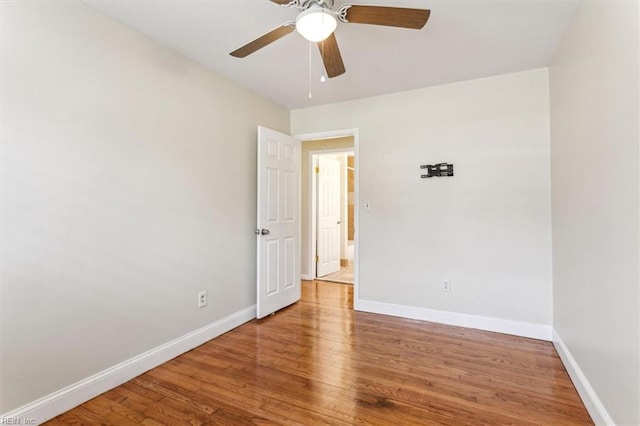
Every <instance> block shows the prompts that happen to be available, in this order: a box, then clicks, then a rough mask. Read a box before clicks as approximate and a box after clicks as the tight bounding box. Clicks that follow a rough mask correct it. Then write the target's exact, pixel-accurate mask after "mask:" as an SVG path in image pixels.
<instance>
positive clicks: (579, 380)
mask: <svg viewBox="0 0 640 426" xmlns="http://www.w3.org/2000/svg"><path fill="white" fill-rule="evenodd" d="M553 345H554V346H555V347H556V350H557V351H558V355H560V359H561V360H562V363H563V364H564V368H565V369H566V370H567V372H568V373H569V377H571V381H572V382H573V385H574V386H575V387H576V390H577V391H578V395H580V398H581V399H582V402H583V403H584V405H585V407H587V411H588V412H589V415H590V416H591V419H592V420H593V422H594V423H595V424H596V425H599V426H600V425H602V426H605V425H606V426H613V425H615V422H614V421H613V419H612V418H611V416H610V415H609V413H608V412H607V410H606V408H604V405H603V404H602V401H600V398H598V395H597V394H596V391H595V390H594V389H593V387H591V384H590V383H589V380H587V376H585V375H584V373H583V372H582V369H581V368H580V366H579V365H578V363H577V362H576V360H575V359H574V358H573V355H571V352H570V351H569V348H568V347H567V345H565V344H564V342H563V341H562V338H561V337H560V335H559V334H558V332H557V331H556V329H553Z"/></svg>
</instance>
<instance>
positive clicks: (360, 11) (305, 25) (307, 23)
mask: <svg viewBox="0 0 640 426" xmlns="http://www.w3.org/2000/svg"><path fill="white" fill-rule="evenodd" d="M271 2H272V3H276V4H279V5H280V6H284V7H290V8H296V9H298V10H299V11H300V13H299V14H298V16H297V17H296V21H295V22H287V23H285V24H283V25H281V26H280V27H278V28H276V29H274V30H272V31H269V32H268V33H266V34H264V35H262V36H260V37H258V38H257V39H255V40H253V41H250V42H249V43H247V44H245V45H244V46H242V47H240V48H238V49H236V50H234V51H233V52H231V53H230V55H231V56H234V57H236V58H244V57H246V56H248V55H250V54H252V53H254V52H255V51H257V50H259V49H262V48H263V47H265V46H267V45H269V44H271V43H273V42H274V41H276V40H279V39H280V38H282V37H284V36H286V35H287V34H289V33H291V32H293V30H294V29H296V30H297V31H298V33H300V34H301V35H302V36H303V37H304V38H305V39H307V40H309V41H311V42H314V43H317V45H318V48H319V49H320V56H322V62H323V63H324V67H325V70H326V71H327V77H329V78H333V77H337V76H339V75H341V74H344V73H345V67H344V63H343V62H342V55H341V54H340V48H339V47H338V42H337V40H336V36H335V34H334V33H335V30H336V28H337V27H338V21H340V22H342V23H345V24H350V23H355V24H369V25H382V26H387V27H398V28H409V29H421V28H423V27H424V26H425V24H426V23H427V20H428V19H429V15H430V13H431V12H430V11H429V10H427V9H407V8H400V7H385V6H361V5H351V4H345V5H343V6H341V7H340V9H339V10H337V11H333V10H332V8H333V5H334V0H271Z"/></svg>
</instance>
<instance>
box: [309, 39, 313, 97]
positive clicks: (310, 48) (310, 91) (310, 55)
mask: <svg viewBox="0 0 640 426" xmlns="http://www.w3.org/2000/svg"><path fill="white" fill-rule="evenodd" d="M312 44H313V43H311V42H309V99H311V98H312V97H313V96H311V45H312Z"/></svg>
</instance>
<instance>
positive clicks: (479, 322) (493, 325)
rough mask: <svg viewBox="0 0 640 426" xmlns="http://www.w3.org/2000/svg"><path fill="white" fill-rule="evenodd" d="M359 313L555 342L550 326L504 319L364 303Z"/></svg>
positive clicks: (360, 306)
mask: <svg viewBox="0 0 640 426" xmlns="http://www.w3.org/2000/svg"><path fill="white" fill-rule="evenodd" d="M358 310H360V311H364V312H372V313H375V314H383V315H391V316H394V317H402V318H410V319H417V320H422V321H430V322H437V323H442V324H449V325H455V326H459V327H468V328H475V329H478V330H486V331H494V332H497V333H504V334H513V335H515V336H522V337H529V338H532V339H540V340H547V341H551V336H552V333H551V330H552V327H551V326H550V325H543V324H533V323H527V322H519V321H510V320H504V319H500V318H491V317H484V316H480V315H469V314H460V313H457V312H448V311H438V310H435V309H428V308H420V307H416V306H406V305H395V304H392V303H383V302H375V301H373V300H360V303H359V305H358Z"/></svg>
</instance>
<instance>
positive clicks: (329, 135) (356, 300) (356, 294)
mask: <svg viewBox="0 0 640 426" xmlns="http://www.w3.org/2000/svg"><path fill="white" fill-rule="evenodd" d="M293 136H294V137H295V138H297V139H299V140H300V141H301V142H302V143H304V142H305V141H310V140H316V139H333V138H342V137H348V136H352V137H353V155H354V161H355V164H354V166H355V169H356V170H355V176H354V178H355V179H354V183H353V184H354V194H353V197H354V200H353V202H354V212H353V216H354V219H353V220H354V225H355V235H354V247H353V251H354V253H353V264H354V268H353V309H355V310H359V309H360V308H359V306H360V291H359V288H360V286H359V282H360V279H359V276H360V266H359V264H360V261H359V259H360V257H359V253H360V236H359V233H360V130H359V129H357V128H355V129H344V130H332V131H327V132H315V133H304V134H299V135H293ZM309 157H310V158H313V156H311V155H310V156H309ZM312 170H313V169H310V170H309V173H310V174H311V172H312ZM308 185H309V186H311V185H312V183H311V179H309V182H308ZM310 189H311V188H310ZM309 194H311V191H309ZM310 199H313V197H311V196H310ZM312 210H313V209H312ZM312 232H313V231H312ZM311 252H313V256H314V257H313V258H312V259H311V260H312V261H313V260H315V247H310V250H309V253H311ZM314 263H315V262H314ZM310 265H311V264H310ZM307 272H310V271H307ZM313 275H315V272H314V273H313ZM307 276H308V275H307Z"/></svg>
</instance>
